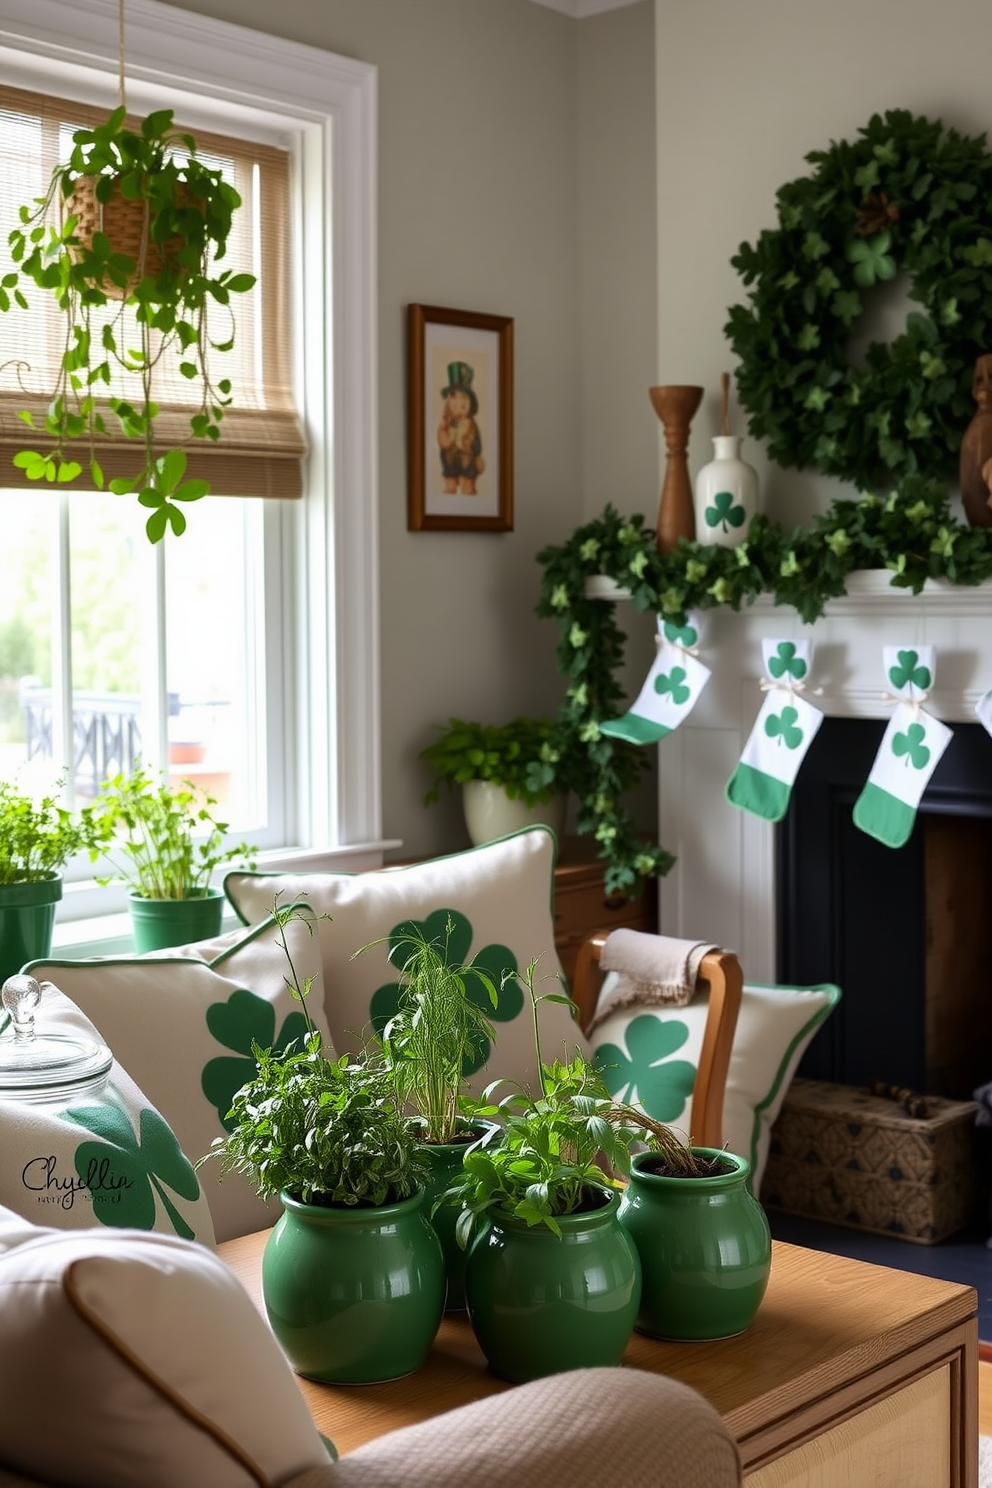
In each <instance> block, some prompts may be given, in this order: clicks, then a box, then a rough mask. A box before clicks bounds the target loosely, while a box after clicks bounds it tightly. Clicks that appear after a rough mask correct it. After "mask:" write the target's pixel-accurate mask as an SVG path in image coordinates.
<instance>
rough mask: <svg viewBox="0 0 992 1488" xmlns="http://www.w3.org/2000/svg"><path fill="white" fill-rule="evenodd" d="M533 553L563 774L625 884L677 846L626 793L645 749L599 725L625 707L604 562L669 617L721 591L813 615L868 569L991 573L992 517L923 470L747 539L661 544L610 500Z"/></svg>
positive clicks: (956, 579) (894, 576)
mask: <svg viewBox="0 0 992 1488" xmlns="http://www.w3.org/2000/svg"><path fill="white" fill-rule="evenodd" d="M537 561H538V563H540V564H541V565H542V566H543V569H544V573H543V578H542V581H541V591H540V598H539V601H538V605H537V613H538V615H541V616H546V617H548V618H552V619H554V620H556V621H557V623H558V630H559V640H558V645H557V648H556V662H557V667H558V671H559V672H560V674H561V675H562V676H563V677H564V678H565V680H566V682H567V684H568V685H567V691H566V696H565V701H564V703H563V704H562V707H561V710H560V712H559V715H558V725H559V730H560V738H559V748H560V752H561V759H562V778H563V783H565V784H567V786H568V788H569V789H570V790H572V791H574V792H575V794H576V796H577V797H578V802H579V817H578V829H579V831H580V832H581V833H583V834H588V835H590V836H592V837H593V838H594V839H595V841H596V842H597V843H598V845H599V855H600V857H601V858H602V859H603V861H604V862H605V865H606V871H605V882H606V889H607V892H608V893H628V894H629V893H634V892H636V891H637V888H638V886H639V884H640V881H641V880H643V879H646V878H652V877H657V876H662V875H664V874H665V873H667V872H668V870H669V869H670V868H671V867H672V865H673V863H674V861H675V859H674V858H673V856H672V854H671V853H669V852H667V851H666V850H665V848H663V847H661V846H659V845H657V844H646V843H645V842H644V840H643V838H641V837H640V836H639V835H638V833H637V831H636V829H635V827H634V823H633V820H632V818H631V816H630V813H629V812H628V811H627V809H626V808H625V806H624V805H623V801H622V797H623V796H624V795H625V794H626V793H627V792H628V791H629V790H631V789H632V787H633V786H634V785H635V784H636V783H637V780H638V778H639V776H640V774H641V772H642V770H644V769H645V768H646V767H647V755H646V751H645V750H643V749H639V748H638V747H637V746H636V745H632V744H627V743H624V742H622V741H620V740H616V739H611V738H609V737H608V736H607V735H605V734H603V733H601V731H600V728H599V724H600V722H601V721H602V720H603V719H606V718H613V717H616V716H617V715H618V714H619V713H621V712H624V711H625V709H626V698H625V696H624V693H623V690H622V688H621V687H620V685H619V682H618V681H617V675H616V674H617V672H618V669H619V667H620V665H621V663H622V661H623V657H624V649H625V636H624V633H623V631H622V630H621V629H620V627H619V626H618V624H617V622H616V618H615V606H614V605H613V604H612V603H608V602H604V601H603V600H601V599H591V598H589V597H588V596H587V594H586V580H587V579H589V578H591V577H592V576H594V575H597V574H603V575H605V576H606V577H607V578H610V579H612V580H613V581H614V582H615V583H616V584H617V585H619V586H620V587H621V588H623V589H626V590H628V591H629V592H630V596H631V601H632V603H633V606H634V608H635V609H636V610H639V611H641V612H643V613H658V614H661V615H663V616H665V617H666V618H669V619H672V620H676V619H684V617H685V615H686V614H687V612H689V611H694V610H705V609H711V608H712V607H713V606H715V605H727V606H729V607H730V608H731V609H733V610H737V611H739V610H740V609H741V607H742V606H744V605H749V604H752V603H753V602H754V600H755V599H757V597H758V596H759V595H762V594H770V595H772V596H773V597H774V602H775V603H776V604H777V605H783V606H786V607H789V608H791V609H793V610H795V611H796V613H797V614H798V615H799V617H800V619H802V620H803V621H805V622H806V623H812V622H813V621H814V620H816V619H817V618H818V617H819V616H821V615H822V614H823V612H824V607H825V605H826V603H827V601H828V600H830V599H834V598H839V597H840V596H841V595H843V594H844V593H845V592H846V585H847V578H848V575H849V574H851V573H854V572H855V571H857V570H861V569H882V570H887V571H888V572H889V573H890V574H891V583H892V585H893V586H894V587H895V588H900V589H909V590H911V591H912V592H913V593H914V594H918V593H919V592H920V591H921V590H922V588H923V585H924V583H925V582H926V580H927V579H943V580H945V581H947V582H948V583H951V584H955V585H969V586H974V585H976V584H981V583H983V582H984V581H985V580H986V579H989V578H992V528H977V527H968V526H965V525H963V524H962V523H960V522H959V521H957V520H956V518H955V517H954V516H953V515H952V513H951V510H950V503H949V498H948V496H947V495H946V494H945V493H943V492H938V491H937V490H935V488H934V483H933V480H932V479H931V478H929V477H927V476H924V475H916V476H907V477H906V478H905V479H904V480H903V481H902V482H901V483H900V485H899V488H898V489H897V490H896V491H893V492H892V493H891V494H889V495H887V496H885V497H878V496H870V495H869V496H862V497H860V498H859V499H854V500H839V501H836V502H835V503H834V504H833V506H832V507H831V508H830V510H829V511H828V512H826V513H824V514H823V515H822V516H819V517H817V518H815V519H814V521H813V523H812V525H811V526H810V527H809V528H808V529H798V528H796V529H793V530H791V531H790V530H787V529H785V528H784V527H781V526H779V525H777V524H776V523H775V522H772V521H771V520H770V519H769V518H767V517H765V516H763V515H760V514H759V515H758V516H756V517H755V518H754V520H753V521H752V523H751V529H750V533H749V536H748V540H747V541H746V542H743V543H741V544H739V545H738V546H737V547H733V548H725V547H720V546H716V545H705V544H702V543H697V542H685V541H682V542H681V543H679V545H678V547H677V548H675V549H674V551H672V552H670V553H668V554H666V555H665V556H662V555H661V554H659V552H658V548H657V540H656V536H655V532H654V529H653V528H652V527H646V526H645V520H644V517H643V516H641V515H636V516H632V517H624V516H621V515H620V513H619V512H617V511H616V510H614V508H613V507H612V506H608V507H607V508H606V509H605V511H604V512H603V514H602V515H601V516H600V517H598V518H596V519H595V520H594V521H591V522H588V523H586V524H585V525H584V526H582V527H579V528H577V530H576V531H575V532H573V533H572V535H571V537H570V538H569V539H568V540H567V542H565V543H562V544H561V545H560V546H558V547H548V548H544V549H543V550H542V551H541V552H540V553H538V555H537Z"/></svg>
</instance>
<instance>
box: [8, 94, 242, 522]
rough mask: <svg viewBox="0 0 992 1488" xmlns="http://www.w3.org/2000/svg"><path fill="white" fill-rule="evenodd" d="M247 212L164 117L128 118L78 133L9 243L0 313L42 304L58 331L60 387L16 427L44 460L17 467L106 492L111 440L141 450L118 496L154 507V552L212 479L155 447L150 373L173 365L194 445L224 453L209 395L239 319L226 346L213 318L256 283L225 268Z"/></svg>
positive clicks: (222, 401)
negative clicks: (192, 474)
mask: <svg viewBox="0 0 992 1488" xmlns="http://www.w3.org/2000/svg"><path fill="white" fill-rule="evenodd" d="M240 205H241V198H240V197H239V195H238V193H237V191H235V189H234V187H233V186H232V185H231V184H230V183H229V182H228V181H226V180H225V179H224V176H223V172H222V170H221V168H220V167H219V166H217V165H214V164H209V163H208V162H207V161H206V160H204V159H201V158H200V157H199V156H198V154H197V150H196V143H195V141H194V139H193V137H192V136H191V135H189V134H187V133H184V132H183V131H181V130H179V129H177V128H176V127H175V126H174V124H173V114H172V110H171V109H160V110H158V111H157V112H155V113H151V114H149V115H148V116H147V118H145V119H143V120H142V121H141V122H140V124H139V125H138V127H137V128H132V127H131V125H130V124H129V122H128V120H127V117H126V112H125V109H124V107H123V106H122V107H120V108H117V109H115V110H114V111H113V113H112V114H111V115H110V116H109V118H108V119H107V120H106V121H105V122H104V123H102V124H98V125H96V126H95V127H94V128H87V129H78V130H76V131H75V133H74V134H73V148H72V151H71V153H70V155H69V158H68V160H67V161H65V162H63V163H60V164H59V165H58V166H57V167H56V168H55V170H54V171H53V173H52V175H51V178H50V180H49V182H48V186H47V189H46V191H45V194H44V196H42V197H40V198H38V199H37V200H35V201H34V202H32V203H31V204H29V205H26V206H22V207H21V209H20V223H19V225H18V226H16V227H14V228H13V229H12V230H11V231H10V233H9V234H8V241H9V244H10V248H11V255H12V258H13V261H14V269H13V270H12V271H11V272H10V273H8V274H7V275H5V276H4V278H3V280H2V282H0V310H13V309H15V308H16V307H20V308H21V309H23V310H27V311H30V310H31V308H32V301H31V295H32V294H33V291H34V290H41V291H42V292H43V293H45V294H48V295H50V296H52V297H53V299H54V301H55V304H56V306H57V308H58V310H59V312H60V313H61V314H62V315H63V316H64V319H65V332H64V351H63V353H62V356H61V361H60V364H59V370H58V377H57V381H56V385H55V387H54V388H51V389H41V390H39V394H40V396H39V407H44V408H45V411H44V413H40V414H39V417H40V420H41V422H40V423H39V422H37V421H36V417H35V414H34V413H33V412H32V411H31V410H25V411H24V412H23V413H22V414H21V415H20V416H21V418H22V419H23V420H24V422H25V423H26V424H27V425H28V427H29V429H31V430H34V431H35V432H36V433H37V435H38V436H40V437H39V440H38V443H37V446H36V447H34V448H30V449H25V450H22V451H20V452H19V453H18V454H17V455H16V456H15V459H14V463H15V465H17V466H18V467H19V468H20V469H22V470H23V471H24V472H25V474H26V475H27V477H28V479H29V480H46V481H54V482H58V483H60V484H65V483H68V482H72V481H75V480H77V479H78V478H79V477H80V476H84V475H85V478H86V480H87V483H88V484H89V485H91V486H93V487H95V488H96V489H97V490H102V489H103V488H104V486H105V485H107V484H108V483H107V482H106V481H105V477H104V472H103V468H102V465H101V463H100V454H99V451H100V449H101V446H104V447H105V446H106V444H107V441H108V438H109V437H110V435H111V431H112V430H113V431H114V432H115V433H116V434H117V435H121V434H122V435H124V436H126V438H127V439H128V440H133V441H135V444H136V445H137V452H136V454H135V459H134V471H133V474H129V475H126V476H120V477H117V478H114V479H112V480H111V481H110V482H109V489H110V490H111V491H113V492H115V493H117V494H126V493H133V494H135V495H136V496H137V498H138V500H139V502H140V503H141V505H142V506H144V507H146V508H148V509H149V511H150V513H151V514H150V516H149V518H148V521H147V523H146V532H147V534H148V537H149V539H150V540H151V541H152V542H158V541H159V540H160V539H161V538H162V537H163V536H164V534H165V532H166V530H167V528H169V527H170V526H171V528H172V530H173V532H174V533H175V534H176V535H177V536H178V535H179V534H181V533H182V532H183V531H184V530H185V527H186V518H185V516H184V514H183V511H182V509H181V505H180V504H177V503H188V502H190V501H196V500H198V499H200V498H201V497H202V496H204V495H206V494H207V492H208V491H209V485H208V483H207V482H206V481H204V480H199V479H187V478H186V464H187V460H186V454H185V452H184V450H183V449H181V448H173V449H168V450H164V451H163V450H161V449H160V447H159V443H158V440H157V437H156V417H157V415H158V413H159V408H158V405H157V402H156V395H155V386H154V384H155V369H156V367H157V366H158V365H159V364H160V363H162V361H163V358H165V357H168V358H170V359H175V361H176V364H177V366H178V370H179V372H180V373H181V374H182V376H183V377H184V378H186V379H187V381H188V382H189V385H190V388H191V400H190V401H191V402H192V403H193V404H194V408H193V411H192V413H191V415H190V418H189V431H190V435H191V436H192V437H193V438H194V439H207V440H210V441H214V440H217V439H218V438H219V436H220V424H221V420H222V419H223V415H224V408H225V407H226V406H227V405H228V404H229V403H230V401H231V385H230V382H229V381H228V380H227V379H226V378H221V379H219V380H217V381H216V382H215V381H214V375H213V373H212V370H211V367H212V364H213V361H214V358H215V354H216V353H217V352H221V351H226V350H229V349H230V347H231V346H232V345H233V340H234V329H233V319H230V320H229V322H228V324H227V325H226V326H225V329H224V334H223V335H217V334H216V333H215V332H214V331H212V330H211V329H210V327H209V325H208V310H209V309H214V310H215V311H216V310H217V309H219V310H220V311H221V312H222V313H227V314H228V315H230V303H231V297H232V295H237V294H241V293H244V292H245V291H247V290H249V289H250V288H251V287H252V286H253V284H254V282H255V281H254V278H253V276H252V275H251V274H244V273H236V272H234V271H233V270H228V269H224V268H223V267H219V266H218V265H219V261H220V260H222V259H223V257H224V253H225V250H226V247H227V240H228V236H229V234H230V231H231V224H232V218H233V215H234V213H235V211H236V210H237V209H238V207H239V206H240ZM25 290H27V291H28V292H27V293H25ZM115 304H117V305H118V306H119V308H118V309H116V310H113V306H114V305H115ZM111 312H112V313H111ZM131 389H133V391H131ZM45 405H47V406H45Z"/></svg>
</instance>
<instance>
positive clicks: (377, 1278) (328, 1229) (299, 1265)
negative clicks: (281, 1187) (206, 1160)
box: [262, 1190, 444, 1385]
mask: <svg viewBox="0 0 992 1488" xmlns="http://www.w3.org/2000/svg"><path fill="white" fill-rule="evenodd" d="M280 1198H281V1201H282V1206H283V1213H282V1215H281V1217H280V1218H279V1220H278V1221H277V1222H276V1226H275V1229H274V1230H273V1231H272V1234H271V1235H270V1236H269V1238H268V1240H267V1241H266V1244H265V1250H264V1252H263V1255H262V1299H263V1301H264V1303H265V1311H266V1313H267V1314H268V1318H269V1322H270V1324H271V1326H272V1331H273V1333H274V1334H275V1335H276V1338H277V1339H278V1340H279V1342H280V1344H281V1345H282V1347H283V1350H284V1352H285V1353H286V1355H287V1357H288V1359H289V1362H290V1363H291V1364H292V1366H293V1368H294V1369H295V1370H296V1372H297V1374H302V1375H304V1376H305V1377H306V1378H307V1379H315V1380H324V1381H327V1382H330V1383H334V1384H346V1385H366V1384H374V1383H376V1382H378V1381H381V1380H391V1379H399V1378H400V1377H401V1376H402V1375H405V1374H412V1372H413V1371H414V1370H415V1369H419V1368H420V1366H421V1365H422V1364H423V1363H424V1361H425V1360H426V1358H427V1355H428V1353H429V1352H430V1347H431V1344H432V1343H433V1342H434V1336H435V1334H436V1333H437V1329H438V1324H439V1323H440V1321H441V1312H442V1310H443V1307H444V1260H443V1258H442V1256H441V1245H440V1242H439V1240H438V1238H437V1236H436V1235H435V1233H434V1231H433V1230H432V1229H431V1226H430V1224H429V1223H428V1222H427V1219H426V1217H425V1215H424V1211H423V1203H424V1195H423V1190H420V1191H419V1192H418V1193H416V1194H414V1195H413V1197H412V1198H409V1199H403V1200H402V1201H401V1202H400V1203H397V1204H384V1205H383V1206H382V1207H381V1208H377V1209H375V1208H359V1207H356V1208H348V1207H346V1206H345V1205H335V1206H334V1207H332V1208H323V1207H321V1206H320V1205H317V1204H301V1203H300V1202H299V1200H297V1199H293V1198H291V1197H290V1195H289V1194H286V1193H284V1194H281V1195H280Z"/></svg>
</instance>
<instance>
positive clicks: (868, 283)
mask: <svg viewBox="0 0 992 1488" xmlns="http://www.w3.org/2000/svg"><path fill="white" fill-rule="evenodd" d="M891 247H892V234H891V233H888V232H880V233H876V234H875V236H874V237H872V238H858V239H857V241H856V242H854V243H848V245H847V261H848V263H849V264H853V265H854V271H853V278H854V282H855V284H856V285H857V286H858V288H859V289H871V287H872V285H873V284H875V283H877V282H878V281H879V280H882V281H883V282H884V281H886V280H889V279H894V278H895V277H896V261H895V259H894V258H893V257H892V256H891V255H890V253H889V249H890V248H891Z"/></svg>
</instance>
